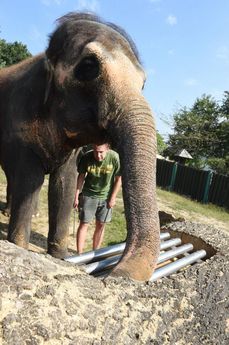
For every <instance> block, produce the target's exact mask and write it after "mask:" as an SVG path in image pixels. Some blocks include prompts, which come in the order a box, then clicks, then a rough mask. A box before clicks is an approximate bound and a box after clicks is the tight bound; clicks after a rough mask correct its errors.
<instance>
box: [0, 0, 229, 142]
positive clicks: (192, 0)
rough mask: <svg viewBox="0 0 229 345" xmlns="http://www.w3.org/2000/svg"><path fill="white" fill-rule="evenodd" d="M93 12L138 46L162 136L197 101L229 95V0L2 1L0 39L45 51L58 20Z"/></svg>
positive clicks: (31, 49) (151, 103)
mask: <svg viewBox="0 0 229 345" xmlns="http://www.w3.org/2000/svg"><path fill="white" fill-rule="evenodd" d="M75 10H76V11H79V10H89V11H93V12H96V13H97V14H99V15H100V16H101V17H103V18H104V19H105V20H107V21H111V22H114V23H115V24H118V25H120V26H122V27H123V28H124V29H125V30H126V31H127V32H128V33H129V34H130V36H131V37H132V38H133V40H134V41H135V43H136V45H137V47H138V50H139V52H140V56H141V60H142V62H143V65H144V68H145V70H146V73H147V82H146V85H145V90H144V94H145V96H146V98H147V100H148V102H149V103H150V105H151V107H152V109H153V111H154V115H155V119H156V126H157V129H158V131H159V132H160V133H161V134H162V135H163V136H164V137H167V135H168V133H171V132H172V122H171V121H170V123H171V125H169V126H168V125H166V124H165V123H164V121H162V119H166V120H170V117H171V116H172V115H173V114H174V112H175V111H176V110H178V109H179V108H180V107H183V106H187V107H190V106H192V104H193V103H194V101H195V100H196V98H197V97H201V96H202V95H203V94H210V95H212V96H213V97H214V98H215V99H216V100H221V99H222V97H223V91H225V90H229V0H11V1H9V0H0V37H1V38H3V39H5V40H6V41H7V42H14V41H20V42H22V43H23V44H26V45H27V47H28V50H29V51H30V52H31V53H32V54H37V53H39V52H41V51H43V50H44V49H45V48H46V47H47V44H48V35H49V34H50V33H51V32H52V31H53V30H54V29H55V20H56V19H57V18H59V17H60V16H62V15H64V14H66V13H67V12H70V11H75Z"/></svg>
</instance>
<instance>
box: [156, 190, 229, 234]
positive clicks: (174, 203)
mask: <svg viewBox="0 0 229 345" xmlns="http://www.w3.org/2000/svg"><path fill="white" fill-rule="evenodd" d="M157 197H158V200H159V202H160V204H162V205H163V204H164V205H165V207H168V208H170V209H171V211H172V212H173V213H174V215H175V216H176V217H182V216H184V217H185V218H187V220H199V219H204V218H206V219H205V220H206V221H207V219H209V223H210V222H213V224H212V225H214V220H215V222H221V223H223V225H224V226H225V229H227V230H229V212H228V210H226V209H225V208H223V207H219V206H216V205H213V204H202V203H200V202H196V201H193V200H191V199H189V198H187V197H185V196H181V195H178V194H176V193H173V192H168V191H165V190H162V189H160V188H157Z"/></svg>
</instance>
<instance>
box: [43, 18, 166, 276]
mask: <svg viewBox="0 0 229 345" xmlns="http://www.w3.org/2000/svg"><path fill="white" fill-rule="evenodd" d="M46 55H47V63H48V65H49V71H50V78H49V81H48V85H47V90H48V92H47V90H46V93H47V102H49V94H48V93H52V92H54V93H55V95H56V106H55V107H54V109H53V111H54V112H55V113H56V117H57V119H59V121H61V126H62V128H63V129H64V132H65V135H66V141H67V142H68V145H70V146H72V147H75V146H77V145H79V143H80V144H82V142H84V143H85V142H91V141H92V139H91V138H92V137H93V136H96V135H97V134H98V132H100V133H106V135H107V136H108V137H109V138H110V140H111V141H112V142H113V144H114V145H115V146H116V148H117V150H118V152H119V155H120V161H121V169H122V181H123V198H124V207H125V215H126V221H127V230H128V236H127V245H126V249H125V251H124V254H123V257H122V259H121V261H120V263H119V264H118V265H117V266H116V267H115V268H114V270H113V272H112V274H113V275H127V276H129V277H131V278H133V279H136V280H147V279H148V278H149V277H150V276H151V275H152V272H153V269H154V267H155V264H156V262H157V257H158V254H159V222H158V210H157V204H156V191H155V169H156V168H155V162H156V158H155V157H156V136H155V125H154V120H153V116H152V112H151V109H150V107H149V105H148V103H147V102H146V100H145V99H144V97H143V96H142V89H143V86H144V82H145V73H144V71H143V68H142V66H141V64H140V61H139V57H138V53H137V50H136V47H135V45H134V43H133V42H132V40H131V39H130V38H129V37H128V36H127V34H126V33H125V32H124V31H123V30H122V29H120V28H119V27H117V26H115V25H113V24H107V23H104V22H102V21H101V20H100V19H98V18H97V17H96V16H92V15H88V14H76V13H70V14H68V15H66V16H64V17H62V18H61V19H60V20H59V27H58V28H57V30H56V31H55V32H54V33H53V35H52V36H51V38H50V43H49V47H48V49H47V51H46ZM51 84H52V85H51ZM53 90H55V91H53Z"/></svg>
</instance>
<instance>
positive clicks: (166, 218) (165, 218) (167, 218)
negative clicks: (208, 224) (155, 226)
mask: <svg viewBox="0 0 229 345" xmlns="http://www.w3.org/2000/svg"><path fill="white" fill-rule="evenodd" d="M158 213H159V220H160V226H163V225H165V224H168V223H172V222H184V221H185V219H184V218H181V217H180V218H175V217H174V216H173V215H172V214H171V213H167V212H164V211H159V212H158Z"/></svg>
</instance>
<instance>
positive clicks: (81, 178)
mask: <svg viewBox="0 0 229 345" xmlns="http://www.w3.org/2000/svg"><path fill="white" fill-rule="evenodd" d="M85 176H86V174H85V173H83V174H79V175H78V177H77V183H76V194H75V199H74V203H73V207H74V208H77V207H78V205H79V194H80V192H81V190H82V188H83V184H84V180H85Z"/></svg>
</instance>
